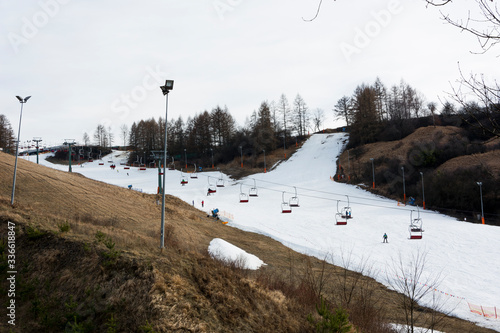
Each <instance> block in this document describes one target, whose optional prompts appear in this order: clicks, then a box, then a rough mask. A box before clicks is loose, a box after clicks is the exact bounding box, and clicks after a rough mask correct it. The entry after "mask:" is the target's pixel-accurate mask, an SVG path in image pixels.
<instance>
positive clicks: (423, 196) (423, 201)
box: [420, 171, 425, 209]
mask: <svg viewBox="0 0 500 333" xmlns="http://www.w3.org/2000/svg"><path fill="white" fill-rule="evenodd" d="M420 176H422V208H423V209H425V191H424V173H423V172H422V171H420Z"/></svg>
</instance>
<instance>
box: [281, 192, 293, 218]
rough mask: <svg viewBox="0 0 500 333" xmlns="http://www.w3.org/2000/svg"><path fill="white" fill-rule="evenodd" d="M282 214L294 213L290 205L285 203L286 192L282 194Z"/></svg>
mask: <svg viewBox="0 0 500 333" xmlns="http://www.w3.org/2000/svg"><path fill="white" fill-rule="evenodd" d="M281 199H282V200H281V212H282V213H291V212H292V207H290V204H289V203H288V202H286V201H285V191H283V193H282V194H281Z"/></svg>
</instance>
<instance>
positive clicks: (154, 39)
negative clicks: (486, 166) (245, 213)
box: [0, 0, 500, 144]
mask: <svg viewBox="0 0 500 333" xmlns="http://www.w3.org/2000/svg"><path fill="white" fill-rule="evenodd" d="M317 4H318V3H317V2H316V1H308V0H286V1H285V0H275V1H262V0H252V1H250V0H204V1H201V0H190V1H173V0H161V1H160V0H151V1H141V2H137V1H129V0H121V1H75V0H37V1H33V0H23V1H2V2H0V32H1V38H0V57H1V58H0V86H1V89H0V114H4V115H6V116H7V118H8V119H9V120H10V122H11V124H12V127H13V129H14V131H15V134H16V136H17V129H18V125H19V113H20V112H19V111H20V104H19V102H18V101H17V99H16V98H15V96H16V95H20V96H22V97H25V96H28V95H31V96H32V98H31V99H30V100H29V101H28V102H27V103H26V104H25V107H24V110H23V120H22V129H21V141H25V140H30V139H32V138H33V137H35V136H38V137H42V139H43V140H44V142H46V143H51V144H52V143H58V142H62V141H63V140H64V139H76V140H77V141H80V142H81V141H82V137H83V133H84V132H87V133H88V134H89V136H90V137H91V138H92V137H93V133H94V131H95V128H96V127H97V125H98V124H104V125H105V126H106V127H108V126H110V127H111V128H112V129H113V133H114V134H115V138H116V141H117V142H122V139H121V137H120V135H119V128H120V126H121V125H122V124H127V125H128V126H129V127H130V125H131V124H132V122H134V121H139V120H141V119H148V118H151V117H155V118H158V117H160V116H162V117H164V116H165V98H164V96H163V95H162V93H161V90H160V89H159V86H160V85H163V83H164V81H165V79H172V80H174V81H175V83H174V89H173V91H172V92H171V93H170V94H169V109H168V111H169V116H168V118H169V119H171V118H178V117H179V116H180V115H182V117H183V119H184V120H186V119H187V117H188V116H194V115H196V114H197V113H200V112H203V111H204V110H208V111H210V110H211V109H212V108H214V107H215V106H217V105H221V106H227V107H228V109H229V111H230V113H231V114H232V115H233V116H234V117H235V119H236V121H237V123H238V125H244V122H245V119H246V118H247V117H248V116H250V114H251V113H252V111H254V110H256V109H258V107H259V105H260V103H261V102H262V101H264V100H267V101H269V102H270V101H273V100H278V98H279V97H280V95H281V94H282V93H284V94H285V95H286V96H287V97H288V100H289V102H290V103H292V102H293V99H294V98H295V96H296V95H297V94H300V95H301V96H302V97H303V99H304V100H305V102H306V103H307V105H308V107H309V109H310V110H315V109H317V108H320V109H323V110H324V112H325V126H334V125H341V123H335V124H334V121H333V112H332V111H331V110H332V108H333V106H334V105H335V103H336V101H337V100H338V99H339V98H341V97H342V96H343V95H349V96H350V95H351V94H352V93H353V91H354V89H355V88H356V86H357V85H360V84H362V83H373V82H374V80H375V79H376V77H377V76H378V77H380V79H381V80H382V82H383V83H385V84H386V85H387V86H388V87H390V86H391V85H394V84H398V83H399V82H400V80H402V79H403V80H405V81H406V82H407V83H409V84H410V85H411V86H413V87H414V88H416V89H417V90H418V91H420V92H421V93H422V94H423V95H424V96H425V98H426V100H427V101H436V102H438V98H439V97H441V98H444V97H446V92H449V91H451V88H450V83H451V84H452V83H454V82H455V81H456V79H457V78H458V77H459V67H458V62H460V66H461V68H462V71H463V72H465V73H470V72H474V73H484V74H486V75H487V77H490V78H495V77H498V74H499V71H500V69H499V68H500V67H499V66H498V59H497V58H496V56H497V54H495V53H493V52H490V53H487V54H483V55H477V54H471V52H470V51H479V45H478V43H477V41H476V40H475V39H474V38H473V37H471V36H469V35H468V34H466V33H463V32H460V30H458V29H457V28H454V27H451V26H450V25H447V24H445V23H444V22H443V21H442V20H441V19H440V14H439V12H438V10H437V9H436V8H426V6H425V2H424V1H423V0H419V1H415V0H413V1H410V0H401V1H388V0H370V1H363V2H361V1H347V0H338V1H333V0H324V1H323V6H322V8H321V12H320V13H319V16H318V17H317V19H316V20H314V21H312V22H306V21H304V20H303V18H305V19H308V18H312V17H313V16H314V14H315V12H316V8H317ZM468 4H469V6H474V4H472V2H468ZM454 6H455V7H457V6H459V5H456V4H454ZM450 9H451V8H450ZM450 9H448V8H447V10H450ZM467 9H468V8H466V7H463V6H462V8H460V7H457V8H456V9H454V12H453V13H452V14H453V15H456V16H457V17H466V15H467V11H466V10H467Z"/></svg>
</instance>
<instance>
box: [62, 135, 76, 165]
mask: <svg viewBox="0 0 500 333" xmlns="http://www.w3.org/2000/svg"><path fill="white" fill-rule="evenodd" d="M64 144H65V145H68V155H69V157H68V159H69V170H68V172H72V169H71V146H72V145H74V144H75V140H74V139H66V140H64Z"/></svg>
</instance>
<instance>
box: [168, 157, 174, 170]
mask: <svg viewBox="0 0 500 333" xmlns="http://www.w3.org/2000/svg"><path fill="white" fill-rule="evenodd" d="M168 170H175V161H174V157H173V156H172V163H170V164H169V165H168Z"/></svg>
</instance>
